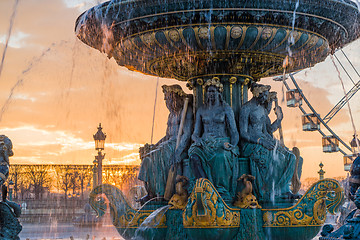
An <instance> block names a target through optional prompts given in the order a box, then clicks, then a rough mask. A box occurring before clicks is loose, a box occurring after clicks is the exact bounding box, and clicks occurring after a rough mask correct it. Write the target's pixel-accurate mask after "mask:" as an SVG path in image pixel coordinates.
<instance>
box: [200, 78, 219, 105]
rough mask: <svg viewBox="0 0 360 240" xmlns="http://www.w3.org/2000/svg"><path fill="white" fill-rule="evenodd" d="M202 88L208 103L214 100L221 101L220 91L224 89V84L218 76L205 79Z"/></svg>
mask: <svg viewBox="0 0 360 240" xmlns="http://www.w3.org/2000/svg"><path fill="white" fill-rule="evenodd" d="M203 88H205V91H206V100H207V102H208V103H209V102H215V101H217V100H219V102H220V103H222V102H223V101H222V100H223V99H222V95H221V93H222V91H223V90H224V86H223V85H222V83H221V82H220V79H219V78H218V77H214V78H212V79H211V80H208V81H206V83H205V84H204V85H203Z"/></svg>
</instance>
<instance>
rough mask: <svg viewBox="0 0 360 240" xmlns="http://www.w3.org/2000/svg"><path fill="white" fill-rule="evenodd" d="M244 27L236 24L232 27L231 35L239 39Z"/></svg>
mask: <svg viewBox="0 0 360 240" xmlns="http://www.w3.org/2000/svg"><path fill="white" fill-rule="evenodd" d="M242 32H243V30H242V28H241V27H239V26H234V27H233V28H232V29H231V32H230V36H231V37H232V38H233V39H237V38H239V37H241V35H242Z"/></svg>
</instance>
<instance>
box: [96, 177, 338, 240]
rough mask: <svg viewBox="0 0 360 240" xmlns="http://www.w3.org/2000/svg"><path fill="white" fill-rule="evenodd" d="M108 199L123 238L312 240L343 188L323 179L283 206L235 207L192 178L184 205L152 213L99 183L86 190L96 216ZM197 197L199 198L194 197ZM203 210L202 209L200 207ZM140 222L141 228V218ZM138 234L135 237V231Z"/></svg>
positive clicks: (209, 185)
mask: <svg viewBox="0 0 360 240" xmlns="http://www.w3.org/2000/svg"><path fill="white" fill-rule="evenodd" d="M99 194H100V195H101V196H104V195H103V194H105V195H106V197H107V198H108V199H109V207H110V214H111V216H112V219H113V224H114V226H115V227H116V228H117V230H118V232H119V233H120V235H121V236H122V237H124V238H125V239H131V238H132V237H134V236H141V237H143V238H144V239H184V240H185V239H206V240H212V239H214V240H215V239H224V240H225V239H229V240H231V239H233V240H236V239H239V240H240V239H254V240H255V239H298V240H305V239H312V238H313V237H315V236H316V234H317V233H318V232H319V230H320V228H321V226H322V225H323V224H324V222H325V218H326V212H327V211H328V212H330V213H333V214H334V213H335V211H336V210H337V208H338V207H339V206H340V205H341V204H342V201H343V197H344V192H343V189H342V188H341V186H340V184H339V182H337V181H336V180H333V179H323V180H320V181H318V182H316V183H315V184H313V185H312V186H311V187H310V188H309V189H308V191H307V192H306V193H305V194H304V196H303V197H302V198H301V199H300V200H299V201H298V202H297V203H296V204H294V205H293V206H291V207H288V208H272V209H271V208H262V209H260V208H257V209H249V208H239V207H235V206H232V205H231V204H230V205H228V204H226V203H225V202H224V200H223V199H222V197H221V196H220V194H219V193H218V192H217V190H216V189H215V187H214V186H213V185H212V183H211V182H210V181H209V180H207V179H198V180H197V181H196V184H195V187H194V189H193V191H192V193H191V195H190V197H189V199H188V202H187V205H186V207H185V208H184V209H175V208H169V209H168V210H167V211H166V212H165V213H164V212H162V213H161V214H160V215H157V216H152V218H151V219H148V218H149V216H150V214H151V213H153V212H154V211H156V210H155V209H160V208H163V207H164V206H165V205H166V203H163V204H162V205H161V206H160V205H157V204H155V205H153V204H149V205H145V207H144V208H142V209H141V210H136V209H134V208H132V207H131V206H130V205H129V203H128V201H127V199H126V197H125V196H124V195H123V193H122V192H121V190H119V189H118V188H116V187H115V186H112V185H108V184H103V185H100V186H97V187H96V188H94V190H93V191H92V192H91V194H90V205H91V206H92V207H93V208H94V209H95V210H96V212H97V213H98V215H99V216H101V215H103V214H104V212H105V211H106V207H107V206H106V204H105V201H103V200H101V198H100V200H99V197H98V196H99ZM198 196H199V198H198ZM202 210H204V211H202ZM145 221H146V224H145V225H146V226H144V224H143V223H144V222H145ZM138 230H140V231H141V232H142V233H141V234H140V235H139V234H138V233H137V231H138Z"/></svg>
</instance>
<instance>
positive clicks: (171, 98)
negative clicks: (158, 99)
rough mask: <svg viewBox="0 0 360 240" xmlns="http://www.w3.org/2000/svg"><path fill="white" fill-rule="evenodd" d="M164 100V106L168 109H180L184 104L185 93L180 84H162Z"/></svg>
mask: <svg viewBox="0 0 360 240" xmlns="http://www.w3.org/2000/svg"><path fill="white" fill-rule="evenodd" d="M162 89H163V92H164V100H165V103H166V107H167V108H168V109H169V111H171V112H173V111H181V109H182V107H183V105H184V98H185V97H186V96H187V94H186V93H185V92H184V91H183V90H182V88H181V86H180V85H178V84H175V85H163V86H162Z"/></svg>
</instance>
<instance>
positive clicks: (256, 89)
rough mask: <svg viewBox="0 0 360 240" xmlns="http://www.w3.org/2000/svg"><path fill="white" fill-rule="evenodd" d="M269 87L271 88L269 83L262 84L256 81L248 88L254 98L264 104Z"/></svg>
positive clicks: (267, 97)
mask: <svg viewBox="0 0 360 240" xmlns="http://www.w3.org/2000/svg"><path fill="white" fill-rule="evenodd" d="M270 89H271V86H270V85H263V84H257V83H255V84H253V85H252V86H251V87H250V90H251V92H252V94H253V96H254V98H256V99H257V100H258V101H259V103H261V104H265V103H266V102H267V101H268V99H269V91H270Z"/></svg>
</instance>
